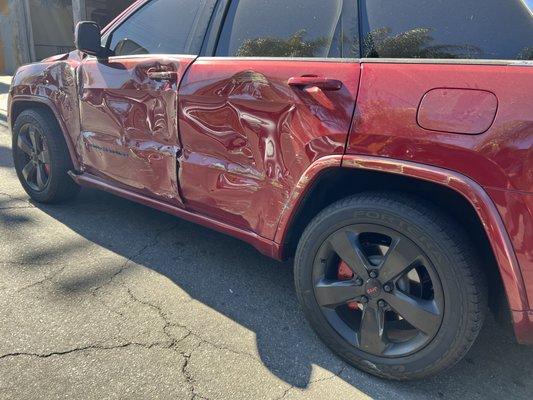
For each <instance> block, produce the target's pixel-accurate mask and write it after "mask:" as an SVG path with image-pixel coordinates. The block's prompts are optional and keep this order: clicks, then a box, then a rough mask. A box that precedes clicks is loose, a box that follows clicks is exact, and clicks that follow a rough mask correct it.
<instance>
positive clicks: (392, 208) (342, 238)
mask: <svg viewBox="0 0 533 400" xmlns="http://www.w3.org/2000/svg"><path fill="white" fill-rule="evenodd" d="M295 281H296V289H297V293H298V297H299V300H300V303H301V304H302V306H303V309H304V312H305V314H306V316H307V318H308V319H309V321H310V323H311V325H312V326H313V328H314V329H315V330H316V332H317V333H318V335H319V336H320V337H321V338H322V340H324V342H325V343H326V344H327V345H328V346H329V347H330V348H331V349H333V351H335V352H336V353H337V354H339V355H340V356H341V357H342V358H343V359H345V360H346V361H347V362H349V363H350V364H352V365H354V366H356V367H358V368H360V369H363V370H365V371H367V372H370V373H372V374H374V375H377V376H380V377H386V378H391V379H399V380H408V379H417V378H422V377H425V376H428V375H432V374H435V373H437V372H439V371H442V370H444V369H446V368H449V367H450V366H452V365H454V364H455V363H456V362H457V361H459V360H460V359H461V358H462V357H463V356H464V355H465V354H466V352H467V351H468V349H469V348H470V346H471V345H472V343H473V342H474V340H475V338H476V337H477V334H478V332H479V330H480V328H481V325H482V321H483V316H484V312H485V309H486V283H485V280H484V275H483V274H482V273H481V272H480V270H479V267H478V265H477V264H476V258H475V256H474V254H473V251H472V248H471V247H470V246H469V245H468V241H467V239H466V237H465V235H464V234H463V232H461V230H459V229H458V228H457V227H456V226H455V225H454V224H453V223H452V222H451V221H450V220H449V219H447V218H446V217H444V216H442V215H441V214H440V213H439V212H438V211H436V210H433V209H432V208H431V207H430V206H427V205H426V204H425V203H424V202H422V201H420V200H418V199H417V198H414V197H410V196H402V195H396V194H388V193H376V194H362V195H357V196H354V197H351V198H347V199H344V200H341V201H340V202H338V203H336V204H333V205H332V206H330V207H328V208H327V209H325V210H324V211H323V212H321V213H320V214H319V215H318V216H317V217H316V218H315V219H314V220H313V221H312V222H311V224H310V225H309V226H308V228H307V229H306V231H305V232H304V234H303V236H302V239H301V241H300V244H299V246H298V250H297V253H296V258H295Z"/></svg>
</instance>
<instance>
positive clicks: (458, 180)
mask: <svg viewBox="0 0 533 400" xmlns="http://www.w3.org/2000/svg"><path fill="white" fill-rule="evenodd" d="M331 168H345V169H360V170H365V171H374V172H382V173H388V174H392V175H402V176H405V177H409V178H414V179H418V180H421V181H426V182H429V183H434V184H438V185H441V186H444V187H447V188H448V189H452V190H454V191H455V192H457V193H458V194H459V195H460V196H461V197H463V198H464V199H465V200H466V201H467V202H468V203H469V204H470V205H471V206H472V207H473V209H474V211H475V212H476V214H477V216H478V217H479V219H480V221H481V223H482V224H483V229H484V231H485V232H486V234H487V237H488V238H489V240H490V247H491V249H492V252H493V254H494V257H495V259H496V262H497V264H498V269H499V273H500V276H501V278H502V281H503V284H504V287H505V292H506V295H507V299H508V302H509V306H510V310H512V311H521V310H527V309H529V301H528V298H527V293H526V289H525V284H524V280H523V277H522V272H521V270H520V266H519V264H518V260H517V258H516V255H515V252H514V249H513V246H512V244H511V240H510V238H509V235H508V233H507V230H506V228H505V225H504V223H503V220H502V218H501V216H500V214H499V212H498V210H497V208H496V206H495V205H494V203H493V201H492V200H491V198H490V197H489V195H488V194H487V193H486V191H485V190H484V189H483V188H482V187H481V186H480V185H479V184H478V183H477V182H475V181H474V180H472V179H470V178H468V177H467V176H464V175H462V174H460V173H458V172H455V171H451V170H447V169H444V168H440V167H434V166H429V165H424V164H419V163H414V162H411V161H403V160H397V159H391V158H385V157H378V156H367V155H345V156H340V155H339V156H329V157H324V158H322V159H319V160H317V161H316V162H315V163H313V164H312V165H311V166H310V167H309V168H308V169H307V170H306V171H305V173H304V174H303V175H302V177H301V178H300V180H299V182H298V184H297V186H296V189H295V191H294V193H293V195H292V196H291V198H290V200H289V201H288V203H287V205H286V207H285V212H284V213H283V214H282V216H281V218H280V222H279V225H278V230H277V233H276V236H275V239H274V241H275V242H276V243H278V244H280V252H281V253H280V257H279V258H282V256H283V251H284V248H285V246H286V244H287V243H286V239H287V235H288V233H289V231H290V228H291V226H292V224H293V222H294V221H295V218H296V215H297V212H298V210H299V207H300V205H301V204H302V203H303V200H304V198H305V196H306V195H307V193H308V191H309V190H310V189H311V188H312V186H313V183H314V182H315V181H316V179H317V178H318V177H319V175H320V174H321V173H322V172H324V171H325V170H328V169H331Z"/></svg>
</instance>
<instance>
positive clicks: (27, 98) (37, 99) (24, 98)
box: [9, 95, 81, 171]
mask: <svg viewBox="0 0 533 400" xmlns="http://www.w3.org/2000/svg"><path fill="white" fill-rule="evenodd" d="M17 103H38V104H40V105H42V106H44V107H46V108H48V109H49V110H50V111H51V112H52V114H53V115H54V118H55V119H56V121H57V123H58V125H59V128H60V129H61V133H62V135H63V139H64V140H65V143H66V144H67V148H68V152H69V156H70V159H71V160H72V165H73V166H74V169H75V170H76V171H81V166H80V163H79V160H78V155H77V153H76V150H75V147H74V144H73V143H72V139H71V136H70V135H69V133H70V132H69V131H68V129H67V127H66V126H65V124H64V122H63V121H62V119H61V117H60V114H59V112H58V111H57V109H56V107H55V106H54V104H53V103H52V101H50V100H49V99H47V98H45V97H41V96H32V95H18V96H16V97H13V99H12V101H11V104H10V105H9V108H10V113H9V115H10V121H9V123H10V126H11V129H13V127H14V126H15V122H16V121H15V119H14V118H13V108H14V107H15V105H17ZM30 109H32V106H31V104H29V105H28V106H27V107H23V109H22V111H21V113H22V112H24V111H25V110H30ZM19 115H20V113H19Z"/></svg>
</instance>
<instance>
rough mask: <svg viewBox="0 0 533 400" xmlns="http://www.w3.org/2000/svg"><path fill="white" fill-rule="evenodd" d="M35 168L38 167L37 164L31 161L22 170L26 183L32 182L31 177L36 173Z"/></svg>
mask: <svg viewBox="0 0 533 400" xmlns="http://www.w3.org/2000/svg"><path fill="white" fill-rule="evenodd" d="M35 167H36V164H35V162H34V161H33V160H32V161H30V162H29V163H28V164H26V166H25V167H24V168H23V169H22V176H23V177H24V179H25V180H26V182H29V181H30V177H31V176H32V175H33V173H34V172H35Z"/></svg>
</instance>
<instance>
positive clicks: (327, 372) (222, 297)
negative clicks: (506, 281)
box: [0, 78, 533, 400]
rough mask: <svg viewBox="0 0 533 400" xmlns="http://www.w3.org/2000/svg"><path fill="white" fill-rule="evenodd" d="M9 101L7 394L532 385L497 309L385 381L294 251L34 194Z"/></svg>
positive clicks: (375, 393)
mask: <svg viewBox="0 0 533 400" xmlns="http://www.w3.org/2000/svg"><path fill="white" fill-rule="evenodd" d="M4 81H8V79H6V78H4V79H0V92H1V91H4V92H5V91H6V90H7V83H4ZM1 100H2V98H1V96H0V398H1V399H41V398H45V399H56V398H57V399H59V398H73V399H93V398H94V399H114V398H121V399H130V398H131V399H152V398H154V399H192V398H197V399H224V400H227V399H254V400H255V399H282V398H284V399H336V400H341V399H368V398H375V399H391V398H394V399H532V398H533V348H530V347H524V346H519V345H517V344H515V343H514V341H513V337H512V336H511V335H510V333H509V332H508V331H506V330H505V329H503V328H502V327H500V326H499V325H497V324H496V323H495V322H494V321H493V319H492V318H489V319H488V321H487V323H486V324H485V327H484V329H483V331H482V333H481V336H480V338H479V340H478V341H477V342H476V344H475V345H474V347H473V348H472V350H471V351H470V353H469V354H468V355H467V357H466V358H465V360H464V361H462V362H461V363H460V364H459V365H457V366H456V367H455V368H454V369H452V370H450V371H448V372H445V373H443V374H441V375H438V376H436V377H434V378H431V379H427V380H424V381H419V382H410V383H398V382H388V381H383V380H380V379H377V378H374V377H371V376H369V375H366V374H364V373H362V372H359V371H358V370H356V369H353V368H352V367H350V366H348V365H347V364H345V363H344V362H342V361H341V360H340V359H338V358H337V357H336V356H334V355H333V354H332V353H331V352H330V351H329V350H328V349H327V348H326V347H325V346H324V345H323V344H322V343H321V342H320V340H319V339H318V338H317V337H316V335H315V334H314V332H313V331H312V330H311V329H310V327H309V326H308V324H307V323H306V321H305V319H304V317H303V315H302V312H301V310H300V308H299V305H298V303H297V300H296V296H295V294H294V288H293V276H292V264H291V263H290V262H287V263H278V262H276V261H272V260H270V259H268V258H266V257H264V256H262V255H260V254H259V253H257V252H256V251H255V250H254V249H253V248H251V247H250V246H248V245H246V244H244V243H242V242H240V241H238V240H236V239H233V238H230V237H227V236H224V235H222V234H219V233H216V232H213V231H211V230H208V229H206V228H202V227H200V226H196V225H193V224H191V223H188V222H185V221H182V220H180V219H178V218H175V217H172V216H169V215H166V214H163V213H161V212H158V211H155V210H152V209H150V208H147V207H145V206H141V205H138V204H135V203H132V202H129V201H127V200H123V199H120V198H117V197H113V196H111V195H109V194H106V193H102V192H98V191H94V190H85V189H84V190H82V192H81V193H80V196H79V197H78V198H77V199H76V200H75V201H72V202H69V203H66V204H63V205H57V206H43V205H39V204H35V203H32V202H30V201H28V198H27V196H26V194H25V193H24V191H23V190H22V188H21V187H20V185H19V183H18V181H17V178H16V175H15V172H14V170H13V166H12V159H11V149H10V148H11V143H10V136H9V133H8V131H7V127H6V121H5V112H3V111H2V109H4V108H5V107H4V106H2V104H1Z"/></svg>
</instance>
